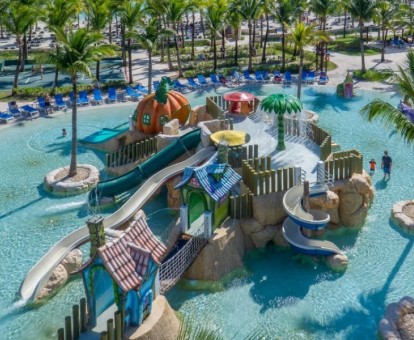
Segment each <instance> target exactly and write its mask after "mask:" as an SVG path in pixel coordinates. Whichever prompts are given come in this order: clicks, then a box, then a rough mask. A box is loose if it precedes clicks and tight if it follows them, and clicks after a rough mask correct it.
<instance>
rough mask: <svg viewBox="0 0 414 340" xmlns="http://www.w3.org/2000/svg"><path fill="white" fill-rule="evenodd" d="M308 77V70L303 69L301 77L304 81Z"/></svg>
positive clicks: (304, 81)
mask: <svg viewBox="0 0 414 340" xmlns="http://www.w3.org/2000/svg"><path fill="white" fill-rule="evenodd" d="M307 78H308V71H305V70H303V71H302V77H301V78H300V80H301V82H302V83H306V79H307Z"/></svg>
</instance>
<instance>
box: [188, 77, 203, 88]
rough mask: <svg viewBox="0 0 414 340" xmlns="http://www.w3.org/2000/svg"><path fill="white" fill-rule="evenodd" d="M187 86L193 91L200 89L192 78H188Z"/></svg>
mask: <svg viewBox="0 0 414 340" xmlns="http://www.w3.org/2000/svg"><path fill="white" fill-rule="evenodd" d="M187 81H188V85H189V86H190V87H191V88H193V89H194V90H196V89H199V88H201V85H200V84H199V83H197V82H196V81H195V80H194V79H193V78H188V79H187Z"/></svg>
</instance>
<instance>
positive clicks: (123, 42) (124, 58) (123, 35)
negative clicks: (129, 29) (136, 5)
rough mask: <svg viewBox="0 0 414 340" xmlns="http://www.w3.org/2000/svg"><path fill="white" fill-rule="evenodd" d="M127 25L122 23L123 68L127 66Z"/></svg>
mask: <svg viewBox="0 0 414 340" xmlns="http://www.w3.org/2000/svg"><path fill="white" fill-rule="evenodd" d="M125 45H126V44H125V24H124V21H123V20H122V22H121V49H122V66H123V67H125V66H126V65H127V60H126V50H125Z"/></svg>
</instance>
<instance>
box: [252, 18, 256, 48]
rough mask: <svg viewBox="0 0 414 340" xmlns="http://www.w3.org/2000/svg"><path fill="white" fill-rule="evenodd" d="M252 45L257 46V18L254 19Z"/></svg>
mask: <svg viewBox="0 0 414 340" xmlns="http://www.w3.org/2000/svg"><path fill="white" fill-rule="evenodd" d="M252 35H253V37H252V45H253V47H255V45H256V20H253V33H252Z"/></svg>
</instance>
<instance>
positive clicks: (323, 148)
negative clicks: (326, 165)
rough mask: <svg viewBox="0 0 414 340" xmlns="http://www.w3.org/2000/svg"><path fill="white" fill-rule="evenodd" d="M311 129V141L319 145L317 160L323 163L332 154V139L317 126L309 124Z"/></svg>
mask: <svg viewBox="0 0 414 340" xmlns="http://www.w3.org/2000/svg"><path fill="white" fill-rule="evenodd" d="M310 124H311V127H312V136H311V139H312V140H313V141H314V142H315V143H316V144H318V145H319V147H320V153H319V158H320V160H321V161H325V160H327V159H328V158H329V156H330V155H331V153H332V149H331V142H332V137H331V135H330V134H329V133H328V132H327V131H326V130H324V129H322V128H320V127H319V126H317V125H316V124H315V123H310Z"/></svg>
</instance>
